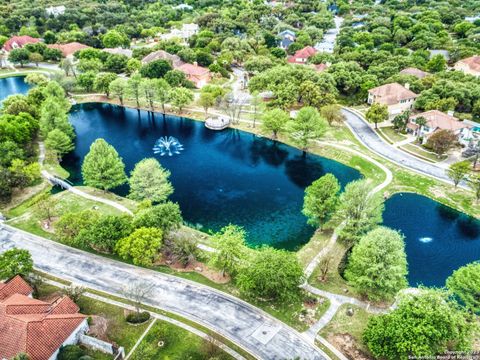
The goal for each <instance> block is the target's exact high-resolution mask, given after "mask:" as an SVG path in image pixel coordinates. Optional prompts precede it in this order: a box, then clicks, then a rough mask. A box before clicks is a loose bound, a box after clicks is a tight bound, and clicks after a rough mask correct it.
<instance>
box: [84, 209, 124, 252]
mask: <svg viewBox="0 0 480 360" xmlns="http://www.w3.org/2000/svg"><path fill="white" fill-rule="evenodd" d="M131 222H132V219H131V217H130V216H128V215H122V216H115V215H104V216H100V217H99V218H97V219H95V221H92V222H91V223H90V224H88V225H87V226H86V227H85V228H83V229H80V232H79V233H78V235H77V237H76V239H75V241H76V243H77V244H81V245H82V247H90V248H91V249H94V250H96V251H100V252H103V253H112V252H113V250H114V249H115V245H116V244H117V242H118V240H120V239H122V238H124V237H127V236H128V235H130V233H131V232H132V224H131Z"/></svg>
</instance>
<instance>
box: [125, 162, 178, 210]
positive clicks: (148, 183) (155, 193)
mask: <svg viewBox="0 0 480 360" xmlns="http://www.w3.org/2000/svg"><path fill="white" fill-rule="evenodd" d="M169 177H170V171H168V170H165V169H164V168H163V167H162V165H160V163H159V162H158V161H157V160H156V159H154V158H149V159H143V160H142V161H140V162H139V163H137V164H136V165H135V168H134V169H133V171H132V172H131V174H130V179H129V180H128V182H129V185H130V194H129V195H128V197H129V198H130V199H133V200H150V201H151V202H162V201H165V200H167V198H168V197H169V196H170V195H171V194H172V193H173V186H172V184H171V183H170V181H168V178H169Z"/></svg>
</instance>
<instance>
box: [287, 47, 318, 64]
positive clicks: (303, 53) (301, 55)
mask: <svg viewBox="0 0 480 360" xmlns="http://www.w3.org/2000/svg"><path fill="white" fill-rule="evenodd" d="M316 53H317V50H315V49H314V48H313V47H311V46H305V47H304V48H303V49H300V50H298V51H297V52H296V53H295V55H293V56H291V57H290V58H289V59H288V62H291V63H295V62H298V61H297V60H298V59H308V58H309V57H311V56H313V55H315V54H316Z"/></svg>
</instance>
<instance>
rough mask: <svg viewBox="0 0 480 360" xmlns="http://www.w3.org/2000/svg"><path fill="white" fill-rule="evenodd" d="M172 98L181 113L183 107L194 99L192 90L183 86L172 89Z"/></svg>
mask: <svg viewBox="0 0 480 360" xmlns="http://www.w3.org/2000/svg"><path fill="white" fill-rule="evenodd" d="M170 99H171V102H172V105H173V106H174V107H176V108H177V110H178V112H179V113H180V114H181V113H182V110H183V108H184V107H185V106H187V105H188V104H190V103H191V102H192V101H193V93H192V91H191V90H188V89H185V88H183V87H179V88H175V89H173V90H172V91H171V94H170Z"/></svg>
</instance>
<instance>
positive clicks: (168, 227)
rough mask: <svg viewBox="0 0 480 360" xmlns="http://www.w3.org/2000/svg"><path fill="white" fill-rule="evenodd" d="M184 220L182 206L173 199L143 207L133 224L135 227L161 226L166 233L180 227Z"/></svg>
mask: <svg viewBox="0 0 480 360" xmlns="http://www.w3.org/2000/svg"><path fill="white" fill-rule="evenodd" d="M182 222H183V219H182V213H181V211H180V206H178V204H176V203H173V202H171V201H167V202H164V203H160V204H158V205H155V206H151V207H148V208H146V209H142V210H140V211H138V212H137V213H136V214H135V217H134V218H133V226H134V227H135V228H137V229H138V228H141V227H152V228H159V229H161V230H162V231H163V233H164V234H168V233H169V232H170V231H173V230H177V229H179V228H180V226H181V225H182Z"/></svg>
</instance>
